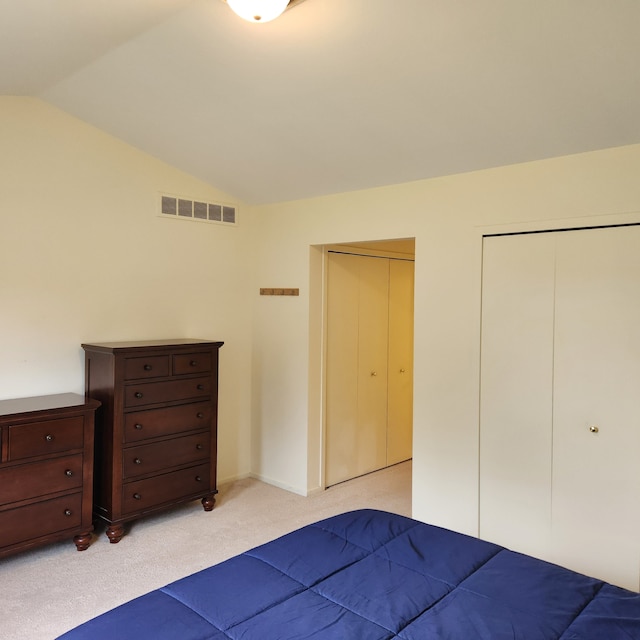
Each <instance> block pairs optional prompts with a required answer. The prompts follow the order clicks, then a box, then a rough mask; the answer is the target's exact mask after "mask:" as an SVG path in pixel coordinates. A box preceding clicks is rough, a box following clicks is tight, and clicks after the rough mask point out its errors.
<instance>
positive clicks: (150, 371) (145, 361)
mask: <svg viewBox="0 0 640 640" xmlns="http://www.w3.org/2000/svg"><path fill="white" fill-rule="evenodd" d="M168 375H169V356H144V357H138V358H125V360H124V379H125V380H138V379H143V378H162V377H166V376H168Z"/></svg>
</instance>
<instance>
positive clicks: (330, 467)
mask: <svg viewBox="0 0 640 640" xmlns="http://www.w3.org/2000/svg"><path fill="white" fill-rule="evenodd" d="M359 277H360V276H359V270H358V268H357V263H356V262H355V261H354V257H353V256H350V255H345V254H339V253H330V254H329V257H328V264H327V280H328V287H327V294H328V299H327V376H326V385H327V388H326V398H327V402H326V438H325V482H326V484H327V485H331V484H335V483H336V482H341V481H342V480H345V479H346V478H349V477H353V475H357V474H356V470H355V468H354V460H353V451H355V450H357V448H358V431H359V430H358V322H359V320H358V305H357V304H356V303H354V301H355V302H357V300H358V296H359ZM351 474H353V475H351Z"/></svg>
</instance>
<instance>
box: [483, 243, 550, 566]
mask: <svg viewBox="0 0 640 640" xmlns="http://www.w3.org/2000/svg"><path fill="white" fill-rule="evenodd" d="M554 246H555V236H554V235H551V234H549V235H545V236H538V235H520V236H509V237H492V238H485V240H484V246H483V284H482V344H481V402H480V536H481V537H482V538H484V539H486V540H491V541H494V542H497V543H498V544H502V545H505V546H509V547H512V548H517V549H518V550H519V551H522V552H524V553H528V554H531V555H534V556H538V557H548V554H549V542H550V531H551V479H552V474H551V462H552V455H551V447H552V430H551V420H552V397H553V394H552V382H553V372H552V362H553V313H554Z"/></svg>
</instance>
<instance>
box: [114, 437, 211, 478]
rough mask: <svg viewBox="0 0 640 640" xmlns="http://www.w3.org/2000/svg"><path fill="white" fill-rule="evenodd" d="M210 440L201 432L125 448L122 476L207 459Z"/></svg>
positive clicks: (131, 475) (125, 476)
mask: <svg viewBox="0 0 640 640" xmlns="http://www.w3.org/2000/svg"><path fill="white" fill-rule="evenodd" d="M210 442H211V436H210V434H209V433H208V432H203V433H199V434H195V435H191V436H183V437H182V438H173V439H172V440H164V441H162V442H154V443H152V444H143V445H139V446H137V447H130V448H129V449H125V450H124V452H123V456H122V457H123V460H122V466H123V475H124V478H125V479H129V478H133V477H134V476H141V475H145V474H148V473H154V472H157V471H162V470H163V469H170V468H171V467H178V466H182V465H185V464H189V463H190V462H193V463H195V462H198V461H199V460H208V459H209V453H210V452H209V445H210Z"/></svg>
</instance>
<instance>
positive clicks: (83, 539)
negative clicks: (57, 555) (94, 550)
mask: <svg viewBox="0 0 640 640" xmlns="http://www.w3.org/2000/svg"><path fill="white" fill-rule="evenodd" d="M73 541H74V542H75V543H76V549H78V551H86V550H87V549H88V548H89V545H90V544H91V532H90V531H88V532H87V533H79V534H78V535H77V536H74V538H73Z"/></svg>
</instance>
